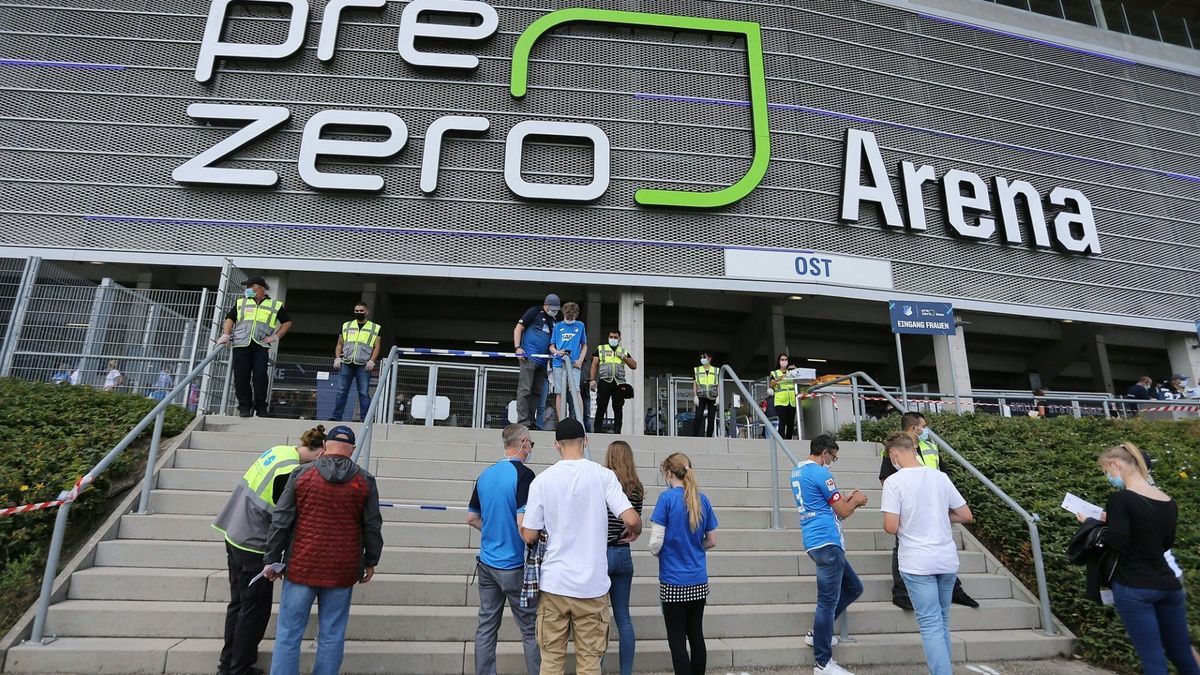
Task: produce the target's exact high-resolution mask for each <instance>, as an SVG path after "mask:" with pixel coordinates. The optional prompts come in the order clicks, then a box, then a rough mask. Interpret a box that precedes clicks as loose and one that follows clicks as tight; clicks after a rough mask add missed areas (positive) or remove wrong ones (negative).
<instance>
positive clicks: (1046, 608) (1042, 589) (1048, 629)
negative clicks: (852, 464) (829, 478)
mask: <svg viewBox="0 0 1200 675" xmlns="http://www.w3.org/2000/svg"><path fill="white" fill-rule="evenodd" d="M860 377H861V378H862V379H863V380H864V381H865V382H866V383H867V384H868V385H870V386H871V387H872V388H874V389H875V391H877V392H879V393H880V394H882V395H883V396H884V398H886V399H887V401H888V403H891V404H892V405H893V406H895V408H896V409H897V410H899V411H900V412H901V413H906V412H908V407H907V406H905V405H903V404H902V403H900V401H897V400H896V398H895V397H894V396H892V395H891V394H889V393H887V391H886V390H884V388H883V387H881V386H879V383H878V382H876V381H875V380H873V379H872V378H871V376H870V375H867V374H866V373H864V372H862V371H861V370H860V371H855V372H853V373H850V374H849V375H843V376H841V377H839V378H837V379H834V380H830V381H828V382H822V383H821V384H818V385H816V386H813V387H809V389H808V391H809V393H812V392H813V391H815V390H817V389H822V388H825V387H828V386H831V385H834V384H837V383H839V382H845V381H849V382H850V385H851V388H852V390H853V391H854V396H855V399H856V401H855V403H856V404H857V398H858V378H860ZM854 420H855V428H856V433H857V438H858V440H859V441H861V440H862V424H861V422H860V421H859V420H860V418H859V416H858V409H857V408H855V416H854ZM929 435H930V437H931V438H932V439H933V441H934V442H935V443H937V445H938V447H939V448H941V449H942V450H943V451H945V452H946V453H947V454H949V455H950V457H952V458H953V459H954V461H956V462H958V463H959V465H961V466H962V467H963V468H964V469H966V470H967V473H969V474H971V475H972V476H974V477H975V478H976V479H978V480H979V482H981V483H983V485H984V487H986V488H987V489H988V490H990V491H991V492H992V494H994V495H996V497H998V498H999V499H1000V501H1002V502H1004V504H1005V505H1006V506H1008V507H1009V508H1010V509H1012V510H1013V511H1016V512H1017V515H1019V516H1021V519H1022V520H1024V521H1025V524H1026V525H1027V526H1028V527H1029V543H1030V545H1031V547H1032V549H1033V570H1034V575H1035V576H1036V577H1037V587H1038V602H1039V604H1040V605H1041V613H1042V633H1043V634H1045V635H1056V634H1057V631H1055V628H1054V615H1053V614H1052V613H1051V612H1050V592H1049V589H1048V586H1047V584H1046V566H1045V563H1044V561H1043V560H1042V538H1041V536H1039V535H1038V527H1037V524H1038V522H1039V521H1040V520H1041V518H1040V517H1038V515H1037V514H1036V513H1032V514H1031V513H1029V512H1028V511H1026V510H1025V509H1023V508H1022V507H1021V505H1020V504H1018V503H1017V502H1016V500H1014V499H1013V498H1012V497H1009V496H1008V495H1007V494H1006V493H1005V492H1004V490H1001V489H1000V487H999V486H998V485H996V484H995V483H993V482H992V481H991V480H990V479H989V478H988V477H987V476H985V475H983V472H982V471H980V470H979V469H976V468H975V465H973V464H971V463H970V462H968V461H967V460H966V458H965V457H963V456H962V455H961V454H959V452H958V451H957V450H955V449H954V448H953V447H952V446H951V445H950V444H949V443H947V442H946V441H945V439H943V438H942V437H941V436H938V435H937V433H935V432H934V431H933V429H930V430H929Z"/></svg>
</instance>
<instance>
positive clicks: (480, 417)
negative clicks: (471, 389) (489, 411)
mask: <svg viewBox="0 0 1200 675" xmlns="http://www.w3.org/2000/svg"><path fill="white" fill-rule="evenodd" d="M486 387H487V368H486V367H484V366H480V367H478V368H476V369H475V419H474V420H472V424H473V425H474V427H475V428H476V429H482V428H483V426H484V418H485V417H486V414H485V412H484V409H483V408H484V406H485V405H486V404H487V396H486V395H485V393H486Z"/></svg>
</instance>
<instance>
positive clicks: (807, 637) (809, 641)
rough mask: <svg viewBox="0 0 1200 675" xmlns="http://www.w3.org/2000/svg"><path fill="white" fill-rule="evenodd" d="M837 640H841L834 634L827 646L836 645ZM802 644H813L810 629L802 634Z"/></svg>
mask: <svg viewBox="0 0 1200 675" xmlns="http://www.w3.org/2000/svg"><path fill="white" fill-rule="evenodd" d="M839 642H841V640H839V639H838V636H836V635H834V636H833V640H832V641H830V643H829V646H830V647H836V646H838V643H839ZM804 644H806V645H808V646H809V647H811V646H813V632H812V631H811V630H810V631H808V632H807V633H805V634H804Z"/></svg>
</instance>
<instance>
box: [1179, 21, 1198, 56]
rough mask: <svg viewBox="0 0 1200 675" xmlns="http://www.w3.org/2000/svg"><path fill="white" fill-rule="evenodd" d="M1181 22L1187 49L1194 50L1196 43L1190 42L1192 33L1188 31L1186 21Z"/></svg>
mask: <svg viewBox="0 0 1200 675" xmlns="http://www.w3.org/2000/svg"><path fill="white" fill-rule="evenodd" d="M1181 21H1182V22H1183V34H1184V36H1185V37H1187V41H1188V47H1190V48H1192V49H1195V48H1196V43H1194V42H1192V31H1191V30H1190V29H1188V22H1187V19H1181Z"/></svg>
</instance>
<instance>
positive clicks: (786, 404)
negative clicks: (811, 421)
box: [768, 353, 796, 440]
mask: <svg viewBox="0 0 1200 675" xmlns="http://www.w3.org/2000/svg"><path fill="white" fill-rule="evenodd" d="M778 363H779V368H777V369H776V370H772V371H771V374H770V375H768V379H769V380H770V383H769V385H770V387H771V390H772V391H774V392H775V415H776V416H778V417H779V435H780V436H783V439H784V440H791V439H792V437H793V436H795V435H796V385H795V384H793V383H792V381H791V380H789V379H787V373H788V355H787V354H786V353H782V354H780V355H779V360H778Z"/></svg>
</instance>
